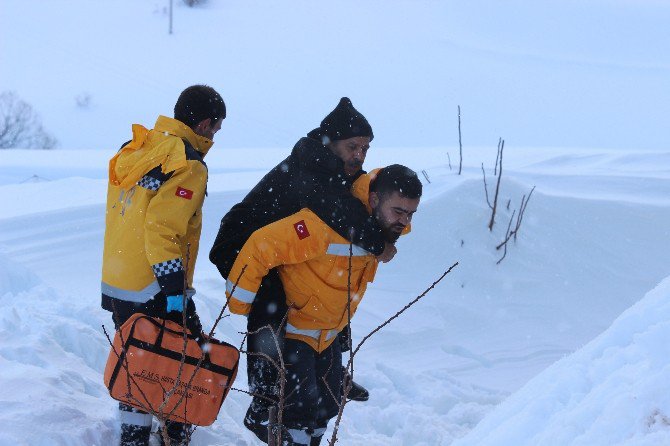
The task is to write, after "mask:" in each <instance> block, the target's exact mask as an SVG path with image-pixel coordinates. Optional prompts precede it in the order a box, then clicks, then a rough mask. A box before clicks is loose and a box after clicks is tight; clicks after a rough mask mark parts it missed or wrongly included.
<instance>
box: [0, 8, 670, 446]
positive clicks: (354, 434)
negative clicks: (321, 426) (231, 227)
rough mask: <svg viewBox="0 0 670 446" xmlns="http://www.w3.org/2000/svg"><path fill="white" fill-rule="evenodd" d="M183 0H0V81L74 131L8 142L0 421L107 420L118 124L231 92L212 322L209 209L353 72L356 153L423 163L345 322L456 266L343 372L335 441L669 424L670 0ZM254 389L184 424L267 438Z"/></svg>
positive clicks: (200, 299) (1, 204) (596, 434)
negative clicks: (499, 172) (364, 141)
mask: <svg viewBox="0 0 670 446" xmlns="http://www.w3.org/2000/svg"><path fill="white" fill-rule="evenodd" d="M175 4H176V11H175V13H176V14H175V33H174V34H173V35H172V36H168V35H167V33H166V28H167V17H166V15H165V6H166V2H164V1H162V0H161V1H158V0H114V1H110V0H50V1H49V2H43V1H38V0H3V1H2V2H0V81H1V82H0V83H1V84H2V86H1V87H0V89H1V90H2V91H4V90H15V91H16V92H17V93H18V94H19V95H20V96H21V97H23V98H24V99H26V100H27V101H28V102H30V103H31V104H32V105H33V106H34V107H35V108H36V110H37V111H38V112H40V113H41V115H42V117H43V120H44V125H45V126H46V127H47V129H49V130H51V131H52V132H54V134H55V135H56V136H57V138H58V139H59V140H60V142H61V147H63V148H65V149H67V150H55V151H49V152H42V151H40V152H36V151H26V150H2V151H0V426H1V428H0V445H2V446H4V445H31V446H32V445H38V446H42V445H44V446H47V445H49V446H51V445H77V446H79V445H82V446H83V445H87V446H90V445H100V446H102V445H105V446H107V445H113V444H114V443H115V441H117V439H118V426H117V419H116V412H115V407H116V405H115V402H114V401H112V400H111V399H110V398H109V397H108V396H107V392H106V389H105V388H104V385H103V384H102V370H103V367H104V363H105V360H106V356H107V351H108V344H107V340H106V339H105V337H104V334H103V332H102V327H101V326H102V325H103V324H105V325H106V326H108V327H109V325H110V318H109V314H108V313H107V312H105V311H103V310H102V309H100V307H99V286H100V268H101V252H102V237H103V231H104V199H105V189H106V181H105V175H106V170H107V160H108V159H109V158H110V157H111V156H112V154H113V153H114V152H115V150H116V149H117V148H118V147H119V145H120V144H121V143H122V142H123V141H125V140H127V139H129V135H130V125H131V123H133V122H139V123H142V124H144V125H146V126H151V125H152V123H153V121H154V119H155V117H156V115H157V114H159V113H162V114H168V115H169V114H170V112H171V110H172V106H173V104H174V100H175V98H176V96H177V94H178V93H179V91H180V90H181V89H183V88H184V87H185V86H187V85H189V84H193V83H199V82H204V83H208V84H211V85H213V86H214V87H216V88H217V89H219V90H221V92H222V93H223V95H224V97H225V99H226V102H227V104H228V108H229V117H228V118H227V119H226V121H225V122H224V128H223V129H222V130H221V132H220V134H217V144H216V145H215V146H214V149H213V150H212V152H211V153H210V154H209V155H208V158H207V162H208V166H209V170H210V183H209V187H208V190H209V192H210V193H209V197H208V198H207V200H206V202H205V209H204V228H203V240H202V243H201V246H202V249H203V251H202V252H201V253H200V260H199V262H198V265H197V271H196V276H195V285H196V288H197V289H198V294H197V296H196V300H197V303H198V309H199V313H200V315H201V318H202V319H203V322H204V324H205V325H206V326H208V325H211V323H212V322H213V319H214V317H215V316H216V315H217V314H218V312H219V309H220V306H221V305H222V303H223V281H222V279H221V278H220V277H219V275H218V273H217V271H216V269H215V268H214V267H213V265H211V264H210V263H209V262H208V261H207V251H208V248H209V247H210V246H211V244H212V242H213V240H214V236H215V234H216V230H217V229H218V222H219V219H220V217H221V216H222V215H223V214H224V213H225V212H226V211H228V209H230V207H231V206H232V205H233V204H235V203H236V202H238V201H239V200H240V199H241V198H242V197H243V196H244V195H245V193H246V192H247V191H248V190H249V188H251V187H252V186H253V185H254V184H255V183H256V181H258V179H260V178H261V176H262V175H263V174H264V173H265V172H266V171H267V170H268V169H269V168H271V167H273V166H274V165H275V164H276V163H277V162H278V161H280V160H281V159H283V158H284V157H285V156H286V155H287V154H288V152H289V149H290V147H291V146H292V144H293V143H294V142H295V141H296V140H297V139H298V138H299V137H300V136H302V135H304V133H305V132H306V131H308V130H310V129H311V128H313V127H315V126H316V125H317V124H318V122H319V121H320V119H321V118H322V117H323V116H324V115H325V113H326V112H327V111H328V110H330V109H331V108H332V107H333V106H334V105H335V104H336V102H337V100H338V99H339V97H340V96H344V95H346V96H350V97H351V98H352V100H353V101H354V104H355V105H356V106H357V107H358V108H359V109H360V110H361V111H362V112H363V113H364V114H365V115H366V116H367V117H368V119H369V120H370V122H371V123H372V125H373V127H374V129H375V134H376V138H375V140H374V142H373V148H372V149H371V151H370V153H369V156H368V160H367V162H366V165H367V167H369V168H372V167H376V166H382V165H386V164H389V163H395V162H399V163H403V164H406V165H408V166H410V167H412V168H413V169H415V170H416V171H417V172H420V171H422V170H425V171H426V175H427V176H428V178H430V183H428V181H426V182H425V194H424V198H423V200H422V204H421V206H420V209H419V212H418V213H417V215H416V218H415V221H414V223H413V231H412V233H411V234H410V235H409V236H407V237H404V238H403V239H401V240H400V242H399V244H398V248H399V253H398V256H397V257H396V259H394V261H393V262H391V263H389V264H387V265H383V266H382V267H380V270H379V273H378V276H377V279H376V281H375V282H374V284H372V286H371V288H370V289H369V292H368V293H367V295H366V297H365V300H364V301H363V303H362V305H361V307H360V310H359V312H358V314H357V315H356V318H355V319H354V321H353V330H354V338H355V339H354V340H355V341H357V340H358V341H360V339H362V337H363V336H364V335H365V334H366V333H368V332H369V331H371V330H372V329H373V328H374V327H376V326H377V325H378V324H379V323H381V322H382V321H383V320H384V319H386V318H387V317H389V316H390V315H392V314H394V313H395V312H396V311H397V310H398V309H400V308H401V307H402V306H403V305H405V304H406V303H407V302H408V301H409V300H411V299H412V298H413V297H415V296H416V295H418V294H419V293H420V292H421V291H423V289H425V288H426V287H427V286H428V285H430V284H431V283H432V282H433V280H434V279H435V278H436V277H438V276H439V275H440V274H441V273H442V272H443V271H444V270H446V268H447V267H448V266H450V265H451V264H452V263H454V262H456V261H458V262H459V266H458V267H457V268H456V270H454V272H453V273H452V274H450V275H449V276H447V278H446V279H445V280H444V281H443V282H442V283H441V284H440V285H438V286H437V288H436V289H435V290H433V291H432V292H431V293H430V294H429V295H428V296H426V297H425V298H424V299H423V300H422V301H421V302H420V303H419V304H417V305H416V306H414V307H413V308H412V309H411V310H410V311H409V312H408V313H406V314H404V315H403V316H402V317H401V318H399V319H398V320H396V321H394V322H393V323H392V324H391V325H389V326H388V327H386V328H385V329H384V330H382V331H381V332H380V333H379V334H377V335H376V336H375V337H373V338H372V339H371V340H370V341H369V342H368V343H366V345H365V346H364V348H363V349H362V350H361V353H360V357H359V359H358V361H357V365H356V380H357V381H359V382H361V383H362V384H364V385H365V386H366V387H368V388H369V389H370V391H371V394H372V396H371V399H370V401H368V402H367V403H364V404H353V403H352V404H350V405H348V406H347V408H346V412H345V417H344V421H343V426H342V431H341V435H340V443H341V444H346V445H385V446H386V445H449V444H452V443H454V444H459V442H461V443H460V444H490V445H502V446H508V445H509V446H516V445H519V444H521V445H523V444H528V445H570V444H576V445H578V444H583V445H595V446H598V445H603V446H609V445H612V444H627V445H638V444H639V445H647V444H650V445H651V444H653V445H665V444H670V421H669V419H670V407H668V401H667V398H666V397H665V396H664V395H665V393H666V392H665V385H666V383H667V381H668V380H667V368H668V364H670V356H669V355H668V354H667V353H668V352H667V349H668V347H667V345H666V344H667V342H666V340H667V338H668V335H667V333H666V331H665V330H667V328H666V325H667V324H666V322H665V320H667V319H668V317H667V312H668V308H667V305H665V301H667V298H668V292H669V291H670V290H669V289H668V287H669V285H668V282H667V280H665V279H666V278H667V277H668V276H670V266H669V265H670V234H669V232H670V229H668V226H667V222H668V221H670V181H669V180H670V151H669V150H670V147H668V146H667V140H666V139H664V137H663V136H664V135H665V133H666V132H665V129H666V128H667V116H668V115H670V108H669V107H670V101H668V100H667V98H668V96H670V91H669V90H668V88H669V87H670V83H668V82H667V79H668V71H669V70H670V60H669V59H668V58H669V57H670V48H669V46H670V39H668V38H667V35H666V34H667V32H666V30H667V23H668V22H669V21H670V6H669V5H668V3H667V2H662V1H652V0H645V1H640V0H636V1H632V0H594V1H591V2H583V1H577V0H565V1H560V2H559V1H547V2H529V1H523V0H514V1H511V2H494V1H490V0H489V1H485V0H482V1H479V0H477V1H471V2H452V1H435V0H414V1H409V0H399V1H394V2H386V1H382V0H370V1H366V2H359V1H355V0H342V1H338V2H335V3H333V2H331V3H327V4H326V3H323V2H313V1H307V0H296V1H293V2H290V4H289V3H287V2H286V1H280V0H264V1H259V0H249V1H244V2H242V1H237V2H234V1H223V0H209V1H208V2H207V4H206V5H205V6H203V7H200V8H195V9H189V8H186V7H184V6H182V5H181V2H178V1H176V2H175ZM82 95H84V96H85V95H89V96H90V98H91V100H90V103H89V105H88V106H85V107H82V106H77V105H76V104H75V102H76V98H78V97H81V96H82ZM457 104H461V105H462V106H463V133H464V143H465V147H464V166H463V167H464V169H463V174H462V175H460V176H459V175H456V173H455V171H456V169H457V168H458V166H457V164H458V150H457V148H456V149H454V146H455V145H456V144H457V141H458V136H457V131H456V116H455V109H456V105H457ZM501 135H502V136H504V137H506V139H507V144H506V149H505V158H504V174H503V181H502V184H501V199H500V208H499V213H498V220H497V223H496V225H495V227H494V229H493V231H492V232H489V231H488V229H487V228H486V225H487V223H488V218H489V215H490V210H489V207H488V205H487V203H486V199H485V195H484V187H483V182H482V172H481V163H484V165H485V166H486V169H487V170H486V172H487V178H488V179H489V190H490V191H492V189H493V180H492V178H493V173H492V169H491V167H492V166H493V163H494V161H495V142H496V141H497V138H498V137H499V136H501ZM523 146H525V147H523ZM547 146H554V147H558V148H548V147H547ZM258 147H266V148H258ZM267 147H270V148H267ZM540 147H542V148H540ZM570 147H575V148H570ZM581 147H615V148H616V150H615V149H599V148H594V149H584V148H581ZM72 149H101V150H72ZM448 155H449V156H448ZM449 161H450V162H451V164H452V168H450V167H449V166H448V164H449ZM421 177H422V178H424V175H423V174H421ZM533 186H537V188H536V190H535V192H534V193H533V196H532V198H531V201H530V204H529V206H528V208H527V211H526V215H525V217H524V220H523V224H522V227H521V230H520V233H519V237H518V240H517V241H516V242H513V243H512V244H511V245H510V247H509V252H508V253H507V256H506V258H505V259H504V260H503V261H502V262H501V263H500V264H499V265H498V264H497V263H496V262H497V261H498V260H499V259H500V257H501V255H502V254H501V252H499V251H496V249H495V246H496V245H497V244H498V243H499V242H500V241H501V240H502V239H503V237H504V234H505V229H506V226H507V222H508V221H509V218H510V217H511V215H512V212H513V210H514V209H518V207H519V202H520V200H521V197H522V196H523V195H524V194H528V192H529V191H530V189H531V187H533ZM508 202H509V206H508V205H507V203H508ZM659 283H660V285H659ZM651 289H654V291H652V292H651V293H649V294H648V295H647V297H646V298H645V299H644V300H642V301H641V302H640V303H638V304H637V305H636V306H634V307H633V308H631V309H629V308H630V307H631V306H632V305H634V304H635V303H636V302H637V301H639V300H640V299H641V298H642V297H643V296H645V294H646V293H648V292H649V290H651ZM627 309H629V310H628V311H626V310H627ZM624 311H626V313H625V314H623V315H622V313H623V312H624ZM617 317H619V319H617ZM615 319H617V321H616V322H615V323H614V325H612V323H613V321H615ZM244 325H245V324H244V321H243V320H241V318H238V317H234V316H233V317H229V318H226V319H225V321H224V322H223V324H222V325H221V326H220V329H219V332H218V333H217V336H219V337H221V338H222V339H225V340H227V341H230V342H232V343H234V344H238V343H239V342H240V341H241V335H240V334H239V332H240V331H242V330H243V328H244ZM611 325H612V327H611V328H610V329H608V327H610V326H611ZM601 333H602V334H601ZM599 335H600V336H599ZM597 336H598V337H597ZM596 337H597V339H596V340H594V341H593V342H592V343H590V344H589V341H591V340H593V339H594V338H596ZM585 345H586V347H584V346H585ZM582 347H584V349H583V350H579V349H580V348H582ZM575 351H578V352H577V353H576V354H574V355H572V353H573V352H575ZM556 361H559V362H558V363H556ZM554 363H556V364H554ZM552 364H554V365H552ZM549 366H550V367H549ZM241 367H242V368H241V372H240V374H239V378H238V381H237V383H236V385H237V386H238V387H239V388H241V389H244V388H245V387H246V383H245V377H244V367H245V362H244V360H243V361H242V364H241ZM547 367H549V368H548V369H547ZM545 369H546V370H545ZM543 370H545V371H544V372H543ZM516 392H518V393H516ZM510 395H512V396H510ZM248 402H249V397H248V396H247V395H245V394H243V393H239V392H231V394H230V396H229V397H228V399H227V400H226V402H225V404H224V405H223V408H222V411H221V414H220V416H219V419H218V420H217V422H216V423H215V424H214V425H213V426H211V427H208V428H201V429H198V431H197V432H196V436H195V438H194V441H193V444H194V446H204V445H239V446H244V445H254V444H257V441H256V440H255V437H254V436H253V435H252V434H250V433H249V432H247V431H246V429H245V428H244V427H243V425H242V417H243V415H244V412H245V410H246V407H247V405H248ZM501 403H502V404H501ZM496 406H499V407H497V408H496ZM475 426H477V427H475ZM473 429H474V430H473Z"/></svg>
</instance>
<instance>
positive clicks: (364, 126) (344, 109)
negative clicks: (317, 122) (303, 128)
mask: <svg viewBox="0 0 670 446" xmlns="http://www.w3.org/2000/svg"><path fill="white" fill-rule="evenodd" d="M309 136H311V137H317V139H318V137H320V138H321V140H322V142H323V143H324V144H326V143H327V142H328V140H330V141H339V140H341V139H349V138H354V137H356V136H368V137H369V138H370V141H372V139H373V138H374V137H375V136H374V134H373V133H372V127H370V124H369V123H368V120H367V119H365V116H363V115H362V114H361V113H360V112H359V111H358V110H356V109H355V108H354V106H353V105H352V104H351V100H350V99H349V98H342V99H340V103H339V104H337V107H335V110H333V111H332V112H330V113H329V114H328V116H326V117H325V118H324V119H323V121H321V126H320V127H319V128H318V129H314V130H312V131H311V132H310V133H309ZM326 137H327V138H328V140H325V138H326Z"/></svg>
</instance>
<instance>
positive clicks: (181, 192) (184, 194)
mask: <svg viewBox="0 0 670 446" xmlns="http://www.w3.org/2000/svg"><path fill="white" fill-rule="evenodd" d="M175 195H176V196H178V197H181V198H185V199H187V200H190V199H191V198H193V191H192V190H188V189H184V188H183V187H181V186H179V187H178V188H177V192H176V193H175Z"/></svg>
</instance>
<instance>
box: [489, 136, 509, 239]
mask: <svg viewBox="0 0 670 446" xmlns="http://www.w3.org/2000/svg"><path fill="white" fill-rule="evenodd" d="M500 141H501V143H500V145H499V149H498V154H499V161H498V167H499V169H498V183H497V184H496V193H495V196H494V197H493V210H492V211H491V220H490V221H489V231H493V225H494V223H495V218H496V209H497V207H498V193H499V192H500V179H501V178H502V162H503V149H504V148H505V140H504V139H501V140H500Z"/></svg>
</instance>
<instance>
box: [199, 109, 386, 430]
mask: <svg viewBox="0 0 670 446" xmlns="http://www.w3.org/2000/svg"><path fill="white" fill-rule="evenodd" d="M373 138H374V135H373V133H372V127H371V126H370V124H369V123H368V121H367V120H366V119H365V117H364V116H363V115H362V114H361V113H360V112H359V111H358V110H356V109H355V108H354V106H353V105H352V103H351V101H350V100H349V99H348V98H342V99H341V100H340V102H339V103H338V105H337V107H336V108H335V109H334V110H333V111H332V112H331V113H329V114H328V115H327V116H326V117H325V118H324V119H323V121H321V124H320V126H319V127H318V128H316V129H314V130H312V131H311V132H309V133H308V134H307V136H306V137H304V138H301V139H300V140H299V141H298V142H297V144H296V145H295V147H294V148H293V151H292V152H291V155H290V156H289V157H288V158H286V159H285V160H284V161H282V162H281V163H280V164H279V165H277V166H276V167H275V168H274V169H272V170H271V171H270V172H269V173H268V174H267V175H266V176H265V177H263V179H261V181H260V182H259V183H258V185H256V187H254V188H253V189H252V190H251V192H249V194H248V195H247V196H246V197H245V198H244V199H243V200H242V202H241V203H238V204H236V205H235V206H233V208H232V209H231V210H230V211H229V212H228V213H227V214H226V215H225V216H224V217H223V219H222V220H221V227H220V229H219V233H218V234H217V237H216V241H215V242H214V246H213V247H212V250H211V252H210V260H211V261H212V262H213V263H214V264H215V265H216V266H217V268H218V269H219V271H220V272H221V275H222V276H223V277H224V278H226V279H230V280H229V283H231V282H232V283H234V282H235V279H236V278H235V277H233V276H231V275H230V268H231V267H232V265H233V262H234V261H235V258H236V257H237V255H238V253H239V252H240V249H241V248H242V246H243V245H244V243H245V242H246V241H247V239H248V238H249V236H250V235H251V234H252V233H253V232H254V231H255V230H257V229H259V228H261V227H263V226H266V225H268V224H270V223H273V222H275V221H277V220H280V219H282V218H284V217H287V216H289V215H291V214H294V213H296V212H298V211H299V210H300V209H302V208H309V209H311V210H312V211H313V212H314V213H315V214H316V215H317V216H318V217H319V218H320V219H321V220H323V222H325V223H326V224H327V225H329V226H330V227H331V228H333V229H334V230H335V231H336V232H337V233H338V234H339V235H340V236H342V237H344V238H346V239H347V240H350V241H352V242H353V243H354V244H355V245H357V246H359V247H361V248H362V249H365V250H367V251H368V252H371V253H373V254H374V255H377V256H379V259H380V260H381V261H389V260H391V258H392V257H393V255H394V254H395V247H394V246H393V244H392V243H389V242H388V241H387V240H386V239H385V237H384V233H383V231H382V228H381V227H380V225H379V224H378V223H377V221H376V220H375V219H374V218H373V217H371V216H370V214H369V213H368V212H367V210H366V208H365V205H364V204H363V203H362V202H361V201H360V200H359V199H357V198H355V197H354V196H353V195H352V193H351V186H352V184H353V183H354V181H356V180H357V179H358V178H359V176H361V175H362V174H363V172H362V171H361V167H362V165H363V162H364V161H365V157H366V154H367V151H368V148H369V145H370V142H371V141H372V139H373ZM287 309H288V308H287V306H286V296H285V295H284V290H283V285H282V281H281V280H280V279H279V275H278V273H277V271H276V270H270V271H269V273H268V274H267V276H265V277H264V278H263V281H262V283H261V286H260V289H259V290H258V293H257V295H256V298H255V299H254V301H253V305H252V306H251V309H250V313H249V318H248V323H247V330H248V332H249V333H251V334H250V335H249V337H248V350H249V352H251V353H263V354H265V355H268V356H270V357H271V358H276V357H277V356H278V352H277V349H276V347H275V343H274V339H273V338H272V336H271V335H270V333H269V332H268V330H260V331H259V329H260V328H261V327H264V326H267V325H270V326H271V327H273V329H274V330H277V329H278V328H279V327H280V324H281V321H282V319H283V318H284V315H285V314H286V311H287ZM343 333H344V334H346V333H348V330H343ZM282 340H283V335H280V341H282ZM343 344H345V345H346V344H347V342H346V341H343ZM247 376H248V380H249V390H250V391H251V392H252V393H253V394H255V395H257V396H255V397H254V398H253V400H252V403H251V405H250V407H249V410H248V411H247V414H246V416H245V420H244V424H245V426H246V427H247V428H249V429H250V430H252V431H253V432H254V433H255V434H256V435H257V436H258V437H259V438H260V439H262V440H264V441H266V439H267V420H268V406H269V405H270V403H269V402H268V398H269V399H275V400H276V398H277V386H276V382H277V371H276V369H275V367H274V366H273V365H272V364H271V363H270V362H268V361H266V360H265V359H264V358H263V357H262V356H260V355H257V354H250V355H247ZM354 384H355V383H354ZM336 390H337V389H336ZM352 395H353V397H355V398H357V399H358V400H365V399H367V391H366V390H365V389H363V388H362V387H360V386H355V387H354V390H353V391H352V393H351V394H350V396H352Z"/></svg>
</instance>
